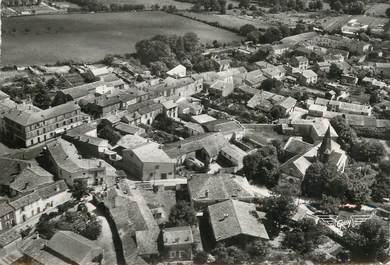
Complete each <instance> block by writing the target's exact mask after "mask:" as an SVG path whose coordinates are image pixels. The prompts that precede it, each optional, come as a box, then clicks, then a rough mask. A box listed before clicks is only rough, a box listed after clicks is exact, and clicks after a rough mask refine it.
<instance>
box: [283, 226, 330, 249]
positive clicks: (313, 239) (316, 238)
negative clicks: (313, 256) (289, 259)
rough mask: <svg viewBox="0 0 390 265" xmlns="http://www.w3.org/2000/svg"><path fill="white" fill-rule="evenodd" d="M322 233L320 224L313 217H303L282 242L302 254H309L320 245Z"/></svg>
mask: <svg viewBox="0 0 390 265" xmlns="http://www.w3.org/2000/svg"><path fill="white" fill-rule="evenodd" d="M322 234H323V232H322V231H321V229H320V227H319V225H318V224H316V223H315V221H314V220H313V219H303V220H300V221H298V223H296V224H295V225H294V228H293V229H292V230H291V231H288V232H286V236H285V238H284V240H283V242H282V244H283V246H284V247H286V248H290V249H293V250H295V251H296V252H298V253H300V254H307V253H309V252H311V251H312V250H313V249H314V248H315V247H316V246H318V244H319V243H320V237H321V235H322Z"/></svg>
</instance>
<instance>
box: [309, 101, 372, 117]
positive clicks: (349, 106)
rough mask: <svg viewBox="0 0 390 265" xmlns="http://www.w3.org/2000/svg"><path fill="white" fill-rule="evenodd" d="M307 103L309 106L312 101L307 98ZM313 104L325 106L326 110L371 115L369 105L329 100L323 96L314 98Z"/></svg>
mask: <svg viewBox="0 0 390 265" xmlns="http://www.w3.org/2000/svg"><path fill="white" fill-rule="evenodd" d="M307 103H308V106H309V107H310V106H311V105H312V102H311V101H310V100H308V101H307ZM314 104H315V105H320V106H326V107H327V110H328V111H332V112H341V113H346V114H356V115H366V116H371V112H372V107H371V106H369V105H361V104H356V103H348V102H343V101H338V100H329V99H324V98H316V100H315V102H314Z"/></svg>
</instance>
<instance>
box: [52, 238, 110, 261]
mask: <svg viewBox="0 0 390 265" xmlns="http://www.w3.org/2000/svg"><path fill="white" fill-rule="evenodd" d="M47 248H48V249H49V250H50V251H51V252H52V253H53V254H54V255H55V256H58V257H60V258H61V259H65V260H66V261H68V260H69V261H71V262H72V263H74V264H77V265H90V264H99V263H100V262H101V260H102V259H103V249H102V248H101V247H99V246H98V245H97V244H96V243H95V242H93V241H91V240H89V239H87V238H85V237H83V236H80V235H78V234H76V233H73V232H71V231H57V232H56V233H55V234H54V236H53V237H52V238H51V239H50V240H49V241H48V242H47Z"/></svg>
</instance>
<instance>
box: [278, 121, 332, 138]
mask: <svg viewBox="0 0 390 265" xmlns="http://www.w3.org/2000/svg"><path fill="white" fill-rule="evenodd" d="M279 124H280V125H279V126H280V127H281V131H282V133H283V134H289V135H296V136H302V137H303V138H304V139H307V140H309V141H311V142H318V141H321V140H322V139H323V138H324V137H325V134H326V132H327V130H328V128H329V127H330V131H331V137H332V138H333V139H336V138H337V137H338V135H337V133H336V131H335V130H334V129H333V127H332V126H330V122H329V120H328V119H323V118H314V119H310V120H304V119H292V120H289V121H285V120H281V121H280V123H279Z"/></svg>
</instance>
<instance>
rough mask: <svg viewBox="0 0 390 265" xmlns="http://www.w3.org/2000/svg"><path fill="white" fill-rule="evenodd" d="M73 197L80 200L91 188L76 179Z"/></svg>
mask: <svg viewBox="0 0 390 265" xmlns="http://www.w3.org/2000/svg"><path fill="white" fill-rule="evenodd" d="M71 191H72V197H73V198H75V199H76V200H78V201H80V200H81V199H82V198H83V197H84V196H86V195H88V194H89V189H88V187H87V185H85V184H83V183H82V182H81V181H74V183H73V187H72V190H71Z"/></svg>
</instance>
